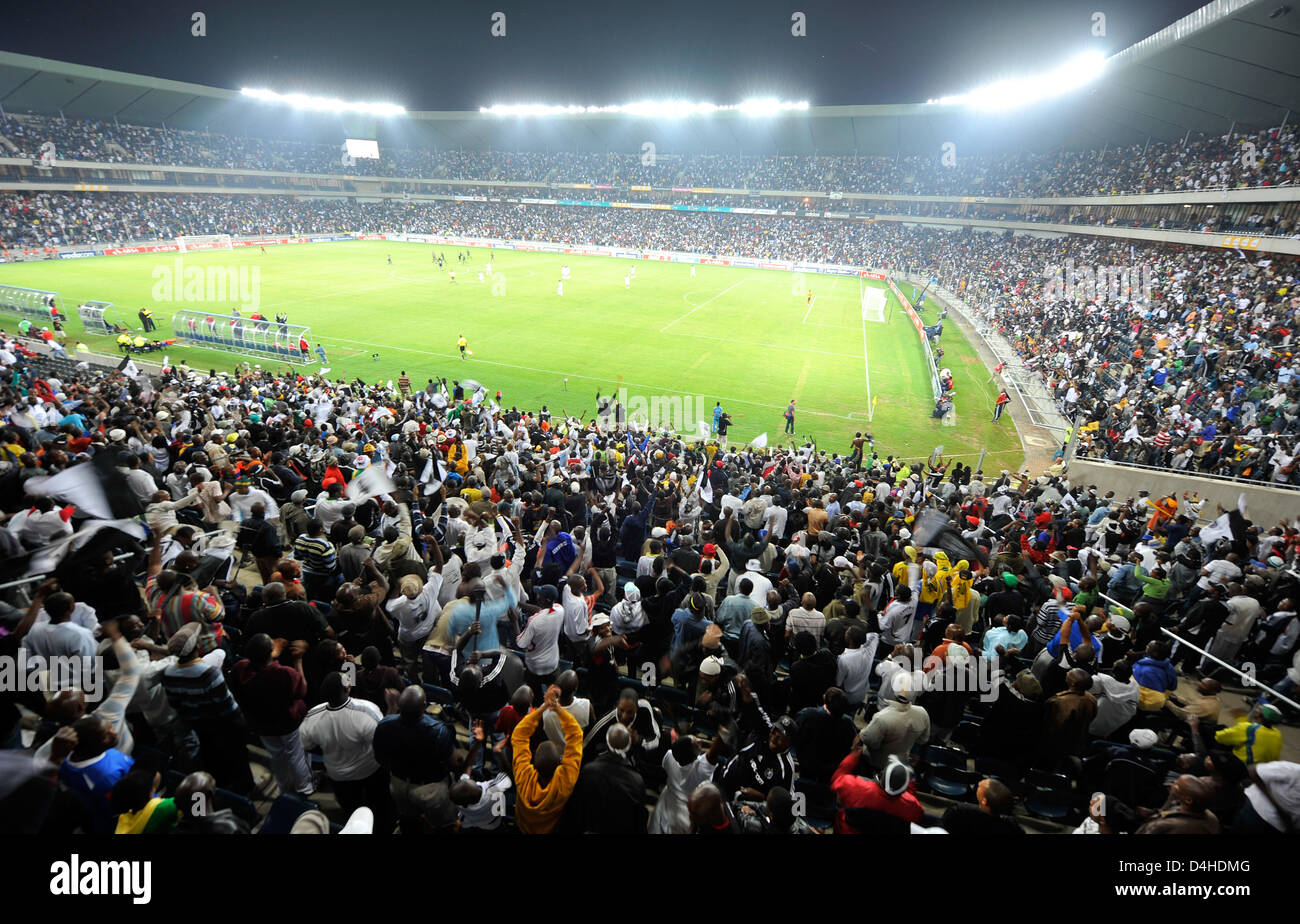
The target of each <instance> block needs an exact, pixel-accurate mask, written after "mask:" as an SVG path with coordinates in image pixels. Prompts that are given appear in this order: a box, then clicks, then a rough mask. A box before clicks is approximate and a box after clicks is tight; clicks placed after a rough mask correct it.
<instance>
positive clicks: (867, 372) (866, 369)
mask: <svg viewBox="0 0 1300 924" xmlns="http://www.w3.org/2000/svg"><path fill="white" fill-rule="evenodd" d="M858 290H859V292H860V294H861V300H862V375H863V377H864V378H865V379H866V380H867V423H871V422H872V420H873V419H874V418H875V416H876V406H875V404H874V403H873V402H872V400H871V365H870V360H869V359H868V356H869V355H870V354H869V351H868V350H867V318H868V315H869V314H870V313H873V312H872V309H871V308H869V307H868V304H867V301H868V296H869V294H870V293H871V292H872V291H873V290H872V287H871V286H869V285H867V284H866V283H865V282H863V281H862V280H861V279H858ZM872 320H875V318H872Z"/></svg>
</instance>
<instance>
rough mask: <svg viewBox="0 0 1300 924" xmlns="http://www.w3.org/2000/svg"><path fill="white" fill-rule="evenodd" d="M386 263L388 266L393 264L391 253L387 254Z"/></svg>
mask: <svg viewBox="0 0 1300 924" xmlns="http://www.w3.org/2000/svg"><path fill="white" fill-rule="evenodd" d="M388 265H389V266H392V265H393V255H392V254H391V253H390V254H389V255H388Z"/></svg>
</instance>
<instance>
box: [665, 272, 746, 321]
mask: <svg viewBox="0 0 1300 924" xmlns="http://www.w3.org/2000/svg"><path fill="white" fill-rule="evenodd" d="M748 280H749V277H748V276H746V277H745V278H744V279H741V280H739V281H738V282H733V283H732V284H731V285H729V286H727V287H726V288H725V289H723V290H722V291H721V292H719V293H718V294H717V295H715V296H713V298H710V299H708V300H707V301H703V302H701V303H700V304H698V305H696V306H695V307H694V308H692V309H691V310H690V311H688V312H686V313H685V314H684V315H682V316H681V317H680V318H678V319H677V320H676V321H669V322H668V323H667V324H665V325H664V326H663V327H661V328H659V333H661V334H663V333H667V332H668V328H670V327H672V326H673V325H675V324H677V323H678V322H680V321H685V320H686V319H687V318H689V317H690V316H691V315H693V314H695V312H697V311H699V310H700V309H701V308H703V307H704V306H705V305H708V304H710V303H712V302H715V301H717V300H718V299H720V298H722V296H724V295H726V294H727V293H728V292H730V291H731V290H732V289H734V288H735V287H736V286H738V285H740V284H741V283H743V282H747V281H748Z"/></svg>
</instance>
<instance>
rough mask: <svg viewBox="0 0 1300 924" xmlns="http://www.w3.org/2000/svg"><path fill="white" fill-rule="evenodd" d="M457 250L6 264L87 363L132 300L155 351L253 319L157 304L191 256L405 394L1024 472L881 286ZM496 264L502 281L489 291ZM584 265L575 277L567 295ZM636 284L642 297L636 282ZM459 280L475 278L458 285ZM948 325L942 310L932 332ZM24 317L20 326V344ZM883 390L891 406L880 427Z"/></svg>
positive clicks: (982, 406)
mask: <svg viewBox="0 0 1300 924" xmlns="http://www.w3.org/2000/svg"><path fill="white" fill-rule="evenodd" d="M435 252H438V253H442V254H443V255H444V256H445V257H446V267H447V269H446V270H439V269H438V267H437V266H436V265H435V264H434V263H433V261H432V256H433V254H434V253H435ZM456 253H457V248H456V247H453V246H436V245H428V244H414V243H397V242H382V241H357V242H339V243H330V244H311V245H285V246H274V247H269V248H268V249H267V252H266V253H261V252H260V250H259V249H258V248H256V247H249V248H236V249H235V250H233V251H206V252H199V253H190V254H185V255H183V256H182V255H177V254H148V255H132V256H120V257H103V258H90V259H82V260H63V261H48V262H40V263H22V264H9V265H0V284H8V285H20V286H28V287H32V288H40V289H50V290H53V291H56V292H58V293H59V294H60V295H61V297H62V298H63V304H64V306H65V310H66V311H67V313H68V314H69V317H70V321H69V324H68V331H69V349H70V351H71V343H72V342H73V341H75V340H76V339H79V338H80V339H84V340H85V341H86V343H87V344H88V345H89V346H90V347H91V348H92V349H94V350H96V351H99V352H105V353H113V352H116V345H115V343H114V341H113V338H111V337H102V336H99V337H95V336H84V335H83V334H82V331H81V324H80V322H79V321H78V320H77V318H76V316H75V314H76V313H75V307H76V306H77V305H78V304H80V303H81V302H83V301H87V300H92V299H93V300H98V301H108V302H113V303H114V305H115V311H114V315H115V317H116V319H117V320H118V321H119V322H120V323H122V324H126V325H128V326H130V327H131V328H132V329H133V331H134V330H136V329H137V328H138V327H139V319H138V318H137V316H136V312H137V311H138V310H139V309H140V308H141V307H148V308H150V309H151V310H152V311H153V313H154V320H155V321H156V322H157V324H158V328H159V330H158V332H157V333H156V334H154V336H156V337H159V338H160V339H166V338H167V337H169V336H170V331H171V316H172V313H173V312H174V311H175V310H177V309H180V308H202V309H205V310H209V311H212V312H213V313H228V311H229V308H230V305H232V304H235V302H234V301H233V300H232V301H227V302H225V303H216V302H199V303H196V302H188V301H181V302H173V301H156V300H155V295H156V294H157V291H156V290H159V289H166V290H168V292H170V291H171V287H170V286H169V285H168V284H167V283H169V282H170V280H171V276H173V275H174V274H175V265H176V264H175V261H176V260H177V259H178V258H180V259H183V261H184V266H185V267H193V266H200V267H204V268H205V269H206V268H207V267H210V266H211V267H221V268H222V269H234V270H238V269H239V268H241V267H247V268H248V273H247V275H246V276H245V278H246V279H248V280H251V279H252V278H254V277H253V276H252V273H253V270H254V268H256V277H255V278H256V281H257V283H258V285H257V288H256V293H257V304H256V305H255V306H244V308H243V314H244V316H245V317H247V316H248V314H250V313H251V312H252V311H254V310H256V311H260V312H261V314H263V315H265V316H266V317H268V318H270V317H273V316H274V315H275V314H276V313H278V312H286V313H287V314H288V316H289V321H290V322H291V323H293V324H304V325H310V326H311V329H312V334H313V343H312V347H313V349H314V347H315V346H316V343H321V344H323V345H324V347H325V349H326V351H327V353H328V359H329V369H330V373H329V377H330V378H332V379H334V378H338V377H340V376H346V377H348V378H352V377H354V376H355V377H359V378H361V379H362V380H364V381H366V382H385V381H387V380H389V379H393V380H396V379H397V377H398V375H399V374H400V372H401V371H403V370H405V372H406V373H407V375H409V376H410V378H411V381H412V387H414V388H420V387H422V386H423V385H424V383H425V382H426V380H427V379H428V378H430V377H433V376H446V377H447V379H448V380H449V381H450V380H452V379H466V378H469V379H475V380H477V381H479V382H481V383H482V384H483V385H485V386H486V387H487V388H488V389H489V390H490V391H491V392H495V391H496V390H497V389H500V390H501V391H502V400H503V403H504V404H505V406H507V407H509V406H511V405H514V406H517V407H520V408H529V409H536V408H538V407H540V406H541V405H543V404H545V405H547V406H548V407H549V409H550V410H551V411H552V412H553V413H561V412H563V413H568V414H575V415H576V414H582V415H583V416H585V417H586V418H588V419H589V418H591V417H593V416H594V414H595V409H596V392H597V390H598V389H599V390H600V392H601V393H602V394H610V393H611V392H617V390H618V389H619V388H624V389H626V390H627V395H628V397H629V405H630V406H631V404H630V402H631V400H632V399H635V398H637V397H640V398H642V399H644V400H646V401H649V399H650V398H652V397H654V396H665V397H669V396H690V397H692V398H693V399H695V402H696V403H698V404H699V405H702V409H701V411H700V413H699V415H698V416H701V417H708V416H710V415H711V411H712V408H713V405H714V402H716V401H721V402H722V406H723V408H724V409H725V410H726V411H727V412H728V413H729V414H730V415H731V416H732V419H733V422H734V426H733V428H732V430H731V431H730V432H729V433H728V438H729V439H730V440H732V441H734V442H736V443H747V442H749V441H750V440H752V439H754V438H755V437H757V436H758V435H759V434H760V433H764V432H765V433H767V435H768V439H769V442H770V444H771V445H775V444H776V443H777V442H778V441H783V442H784V441H788V439H789V437H785V436H784V435H783V431H784V429H785V421H784V419H783V416H782V415H783V412H784V410H785V407H786V404H787V403H788V402H789V401H790V399H791V398H794V399H795V400H796V402H797V404H796V408H797V413H796V416H795V423H796V432H797V434H798V436H799V437H800V438H803V437H805V436H811V437H813V438H814V439H815V440H816V441H817V443H818V446H819V448H824V449H827V450H830V451H847V450H848V448H849V441H850V440H851V439H852V437H853V435H854V433H855V432H858V431H863V432H871V433H873V434H874V435H875V439H876V447H877V450H878V451H879V452H881V453H882V454H894V455H906V456H924V455H928V454H929V452H930V451H931V450H932V449H933V448H934V447H935V446H937V445H942V446H943V447H944V454H945V455H948V456H953V455H955V456H956V457H957V458H959V459H964V460H965V461H968V462H970V461H974V459H975V458H976V457H977V456H978V455H979V452H980V450H981V449H987V450H988V452H989V456H990V458H989V461H988V462H986V463H985V467H986V468H989V467H995V466H994V463H995V462H996V463H998V466H997V467H1006V468H1010V467H1012V465H1015V464H1018V463H1019V461H1020V459H1021V457H1022V455H1023V453H1022V450H1021V445H1020V441H1019V439H1018V437H1017V436H1016V433H1015V430H1014V426H1013V424H1012V422H1011V419H1010V415H1007V416H1005V417H1004V418H1003V420H1002V421H1000V422H999V423H997V424H993V423H991V422H990V419H989V418H990V417H991V409H992V406H993V399H994V397H995V396H996V394H997V391H996V388H995V386H994V385H991V384H989V382H988V379H989V373H988V371H987V369H986V368H985V367H984V365H983V364H982V363H981V362H980V360H979V357H978V356H977V355H976V353H975V351H974V349H973V348H972V346H971V345H970V344H969V343H968V342H967V341H966V340H965V338H964V337H963V335H962V333H961V332H960V330H959V329H958V328H957V326H956V325H955V324H953V323H949V324H947V325H946V326H945V332H944V336H943V347H944V350H945V351H946V352H945V356H944V359H943V361H942V364H943V365H945V366H947V367H948V368H949V369H951V370H952V372H953V377H954V380H955V385H956V422H955V424H954V425H949V426H942V425H941V424H940V422H939V421H937V420H934V419H933V418H931V416H930V414H931V412H932V410H933V407H934V402H933V399H932V397H931V393H930V385H929V379H928V376H927V373H926V369H925V360H924V356H923V353H922V351H921V346H920V343H919V342H918V338H917V335H916V333H915V332H914V331H913V329H912V328H911V325H910V323H909V321H908V319H907V317H906V314H905V312H903V311H902V310H901V308H900V307H899V306H898V304H897V303H896V300H895V299H894V297H893V295H892V294H890V293H889V292H888V289H887V288H885V293H886V295H887V296H888V303H889V315H890V318H891V319H890V320H889V321H888V322H887V323H883V322H879V321H864V320H863V318H862V310H861V284H860V283H859V281H858V280H857V279H854V278H851V277H838V276H820V275H814V274H807V275H802V276H801V277H800V279H799V280H796V279H795V278H794V274H791V273H786V272H778V271H765V270H756V269H743V268H736V267H719V266H703V265H702V266H698V267H697V268H696V276H695V278H691V277H690V268H689V266H688V265H686V264H680V263H661V262H657V261H631V260H623V259H616V258H604V257H579V256H565V255H558V254H542V253H524V252H517V251H502V250H497V251H490V250H486V249H474V250H473V251H472V252H471V259H470V262H469V263H468V264H465V265H461V264H460V263H458V262H457V259H456ZM389 256H391V257H392V265H391V266H390V265H389V263H388V257H389ZM489 260H491V261H492V270H493V276H492V277H489V278H487V279H486V281H485V282H483V283H480V282H479V281H478V273H479V272H480V271H483V270H485V268H486V263H487V262H488V261H489ZM564 264H567V265H568V266H569V267H570V268H571V272H572V275H571V278H570V279H568V280H567V281H565V283H564V294H563V296H561V295H559V294H557V291H556V289H557V283H558V282H559V280H560V267H561V265H564ZM633 267H635V270H636V278H635V279H634V280H632V283H631V288H630V289H629V288H627V287H625V284H624V276H625V275H627V273H628V272H629V270H631V269H633ZM447 270H454V271H455V274H456V281H455V282H454V283H453V282H451V281H450V277H449V274H448V272H447ZM168 274H170V275H168ZM800 280H801V281H800ZM865 284H866V285H878V286H882V287H883V286H884V284H883V283H876V282H871V281H866V282H865ZM809 289H811V290H812V293H813V295H814V296H815V299H814V301H813V303H812V304H811V305H809V304H808V299H807V291H808V290H809ZM178 294H180V293H178ZM934 319H935V315H934V312H933V311H931V312H929V313H928V314H927V315H926V316H925V320H926V322H927V323H933V322H934ZM17 320H18V319H17V318H16V317H10V316H0V323H2V324H3V325H4V326H5V327H7V328H9V329H10V330H12V329H13V328H14V327H15V326H16V324H17ZM462 333H463V334H464V335H465V337H466V339H467V340H468V341H469V349H470V350H472V351H473V356H472V357H470V358H469V359H468V360H465V361H462V360H461V359H460V358H459V356H458V351H457V348H456V341H457V338H458V337H459V336H460V335H461V334H462ZM864 341H865V352H866V357H865V358H866V362H865V363H864ZM374 354H378V359H376V358H374ZM169 355H170V358H171V360H172V362H173V363H175V362H180V361H181V360H184V361H185V362H187V363H189V364H190V365H191V366H193V367H196V368H217V369H227V370H229V369H233V368H234V366H235V364H236V363H239V362H241V361H243V360H244V359H248V361H249V362H254V363H256V362H258V361H257V360H256V359H253V358H249V357H237V356H234V355H232V354H228V353H220V352H216V351H213V350H208V349H200V348H195V347H182V346H176V347H174V348H172V349H171V350H170V351H169ZM314 356H315V354H314V353H313V358H314ZM144 358H145V359H146V360H161V358H162V357H161V356H160V355H157V354H149V355H146V356H145V357H144ZM261 364H262V365H263V366H264V367H270V366H272V365H273V364H272V363H270V362H267V361H265V360H263V361H262V363H261ZM300 368H305V371H308V372H310V371H314V370H315V369H317V368H319V367H318V366H310V367H300ZM867 375H869V376H870V381H871V394H872V396H873V397H877V398H878V401H877V404H876V412H875V417H874V419H873V420H872V421H871V422H868V420H867V411H868V403H867V384H866V377H867ZM566 380H567V381H566Z"/></svg>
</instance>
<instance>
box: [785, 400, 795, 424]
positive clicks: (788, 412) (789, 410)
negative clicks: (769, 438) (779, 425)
mask: <svg viewBox="0 0 1300 924" xmlns="http://www.w3.org/2000/svg"><path fill="white" fill-rule="evenodd" d="M785 432H786V433H793V432H794V398H791V399H790V404H789V406H787V407H786V409H785Z"/></svg>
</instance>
